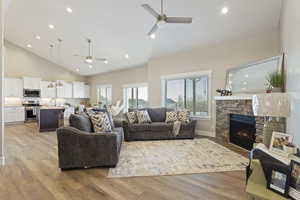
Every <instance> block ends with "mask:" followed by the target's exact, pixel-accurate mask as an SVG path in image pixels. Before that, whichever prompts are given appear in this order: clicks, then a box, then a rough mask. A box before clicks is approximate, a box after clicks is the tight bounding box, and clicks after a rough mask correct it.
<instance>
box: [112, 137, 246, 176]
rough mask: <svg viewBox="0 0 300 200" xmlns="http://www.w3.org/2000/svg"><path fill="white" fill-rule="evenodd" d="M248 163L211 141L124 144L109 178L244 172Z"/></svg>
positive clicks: (243, 158) (241, 157)
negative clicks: (116, 164)
mask: <svg viewBox="0 0 300 200" xmlns="http://www.w3.org/2000/svg"><path fill="white" fill-rule="evenodd" d="M247 164H248V159H247V158H245V157H243V156H241V155H239V154H237V153H235V152H233V151H231V150H229V149H227V148H225V147H223V146H221V145H219V144H217V143H215V142H213V141H211V140H208V139H195V140H168V141H149V142H148V141H147V142H142V141H139V142H125V143H124V144H123V146H122V151H121V155H120V161H119V163H118V166H117V167H116V168H111V169H110V170H109V173H108V177H110V178H114V177H133V176H160V175H178V174H195V173H209V172H224V171H235V170H245V166H247Z"/></svg>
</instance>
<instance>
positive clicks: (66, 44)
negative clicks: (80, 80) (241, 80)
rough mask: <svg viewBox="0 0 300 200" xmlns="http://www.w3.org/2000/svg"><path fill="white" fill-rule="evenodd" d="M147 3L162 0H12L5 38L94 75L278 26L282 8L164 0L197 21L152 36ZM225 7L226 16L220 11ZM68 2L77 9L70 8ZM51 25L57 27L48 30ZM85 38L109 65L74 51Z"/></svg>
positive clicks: (266, 0)
mask: <svg viewBox="0 0 300 200" xmlns="http://www.w3.org/2000/svg"><path fill="white" fill-rule="evenodd" d="M143 3H148V4H150V5H151V6H152V7H153V8H155V9H156V10H159V9H160V1H159V0H128V1H124V0H85V1H83V0H72V1H71V0H47V1H45V0H43V1H41V0H11V3H10V6H9V9H8V12H7V13H6V27H5V28H6V30H5V39H6V40H8V41H10V42H12V43H15V44H17V45H19V46H21V47H24V48H27V49H28V50H29V51H32V52H33V53H35V54H37V55H39V56H42V57H44V58H46V59H48V60H50V61H52V62H55V63H57V64H59V65H61V66H63V67H65V68H68V69H69V70H72V71H74V72H76V69H77V68H78V69H79V70H80V71H79V72H77V73H80V74H82V75H91V74H96V73H102V72H107V71H112V70H117V69H121V68H126V67H132V66H138V65H142V64H145V63H147V61H148V60H149V59H150V58H151V57H157V56H162V55H165V54H169V53H173V52H177V51H181V50H184V49H187V48H191V47H194V46H201V45H209V44H211V43H217V42H221V41H224V40H231V39H234V38H237V37H242V36H244V35H250V34H254V33H259V32H263V31H273V30H277V29H278V26H279V18H280V10H281V0H202V1H200V0H189V1H182V0H165V11H166V13H167V14H168V15H170V16H191V17H193V18H194V21H193V23H192V24H191V25H178V24H171V25H166V26H165V27H163V28H162V29H160V30H159V32H158V33H157V37H156V39H154V40H152V39H150V38H149V37H147V36H146V34H147V32H149V30H150V28H151V27H152V26H153V24H154V23H155V20H154V18H153V17H152V16H151V15H149V14H148V13H147V12H146V11H145V10H144V9H143V8H142V7H141V5H142V4H143ZM224 6H226V7H228V9H229V13H228V14H227V15H222V14H221V13H220V10H221V9H222V8H223V7H224ZM67 7H70V8H72V10H73V12H72V13H68V12H67V11H66V8H67ZM49 24H53V25H54V26H55V28H54V29H49V27H48V25H49ZM37 35H38V36H40V37H41V39H40V40H37V39H36V36H37ZM58 38H60V39H62V43H61V45H59V42H58V40H57V39H58ZM86 38H91V39H92V40H93V46H92V53H93V55H94V56H96V57H105V58H107V59H108V61H109V63H108V64H107V65H106V64H104V63H102V62H96V63H94V64H93V68H92V69H90V68H89V67H88V65H87V64H85V63H84V62H83V59H82V58H79V57H74V56H73V55H74V54H82V55H85V54H87V43H86ZM28 44H30V45H31V46H32V48H28V47H27V45H28ZM50 44H53V45H54V48H49V45H50ZM125 54H128V55H129V59H126V58H125V57H124V56H125Z"/></svg>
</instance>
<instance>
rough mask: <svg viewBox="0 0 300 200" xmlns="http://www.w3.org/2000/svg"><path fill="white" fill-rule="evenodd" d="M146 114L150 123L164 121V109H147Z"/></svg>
mask: <svg viewBox="0 0 300 200" xmlns="http://www.w3.org/2000/svg"><path fill="white" fill-rule="evenodd" d="M148 113H149V116H150V118H151V121H152V122H165V121H166V108H148Z"/></svg>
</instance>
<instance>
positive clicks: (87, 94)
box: [84, 85, 90, 99]
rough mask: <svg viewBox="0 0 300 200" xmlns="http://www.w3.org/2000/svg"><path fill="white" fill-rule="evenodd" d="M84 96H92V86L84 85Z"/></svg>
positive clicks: (87, 97)
mask: <svg viewBox="0 0 300 200" xmlns="http://www.w3.org/2000/svg"><path fill="white" fill-rule="evenodd" d="M84 98H86V99H89V98H90V86H89V85H84Z"/></svg>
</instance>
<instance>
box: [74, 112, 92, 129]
mask: <svg viewBox="0 0 300 200" xmlns="http://www.w3.org/2000/svg"><path fill="white" fill-rule="evenodd" d="M69 123H70V126H71V127H74V128H76V129H78V130H81V131H85V132H89V133H91V132H93V124H92V122H91V120H90V118H89V117H88V116H87V115H86V114H80V115H74V114H72V115H71V116H70V118H69Z"/></svg>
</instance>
